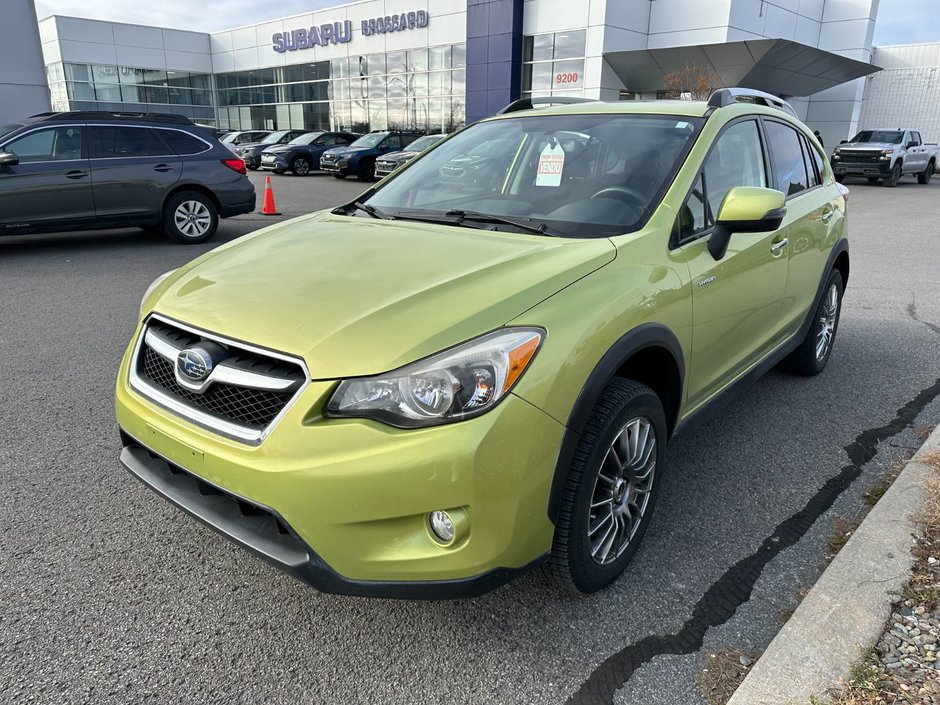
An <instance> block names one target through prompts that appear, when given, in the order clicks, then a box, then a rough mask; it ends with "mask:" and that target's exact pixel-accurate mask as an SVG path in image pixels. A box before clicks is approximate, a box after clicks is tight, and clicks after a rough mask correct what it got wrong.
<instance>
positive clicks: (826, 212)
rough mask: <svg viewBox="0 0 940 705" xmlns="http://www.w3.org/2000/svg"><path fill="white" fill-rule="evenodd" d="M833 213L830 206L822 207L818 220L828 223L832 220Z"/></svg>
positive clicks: (833, 210)
mask: <svg viewBox="0 0 940 705" xmlns="http://www.w3.org/2000/svg"><path fill="white" fill-rule="evenodd" d="M835 212H836V209H835V208H833V207H832V206H830V205H826V206H824V207H823V210H822V215H821V216H819V219H820V220H821V221H822V222H824V223H828V222H829V221H830V220H832V216H833V214H834V213H835Z"/></svg>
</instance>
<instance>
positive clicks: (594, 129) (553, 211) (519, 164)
mask: <svg viewBox="0 0 940 705" xmlns="http://www.w3.org/2000/svg"><path fill="white" fill-rule="evenodd" d="M702 123H703V120H702V119H700V118H688V117H678V118H677V117H675V116H672V117H670V116H664V115H550V116H548V115H544V116H532V117H518V118H514V119H499V120H493V121H490V122H482V123H478V124H476V125H471V126H470V127H468V128H466V129H465V130H463V131H461V132H459V133H457V134H456V135H454V136H453V137H451V138H450V139H448V140H447V141H446V142H443V143H442V144H440V145H438V146H437V147H435V149H434V150H433V151H431V152H429V153H428V154H426V155H425V156H423V157H422V158H421V159H420V160H418V161H416V162H413V163H412V165H411V166H410V167H408V168H406V169H405V170H404V171H403V172H402V173H401V174H400V175H399V176H398V177H397V178H395V179H392V180H391V181H389V182H387V183H383V184H382V185H380V186H379V187H378V188H377V189H376V191H375V192H374V193H373V194H372V195H371V196H370V197H369V198H368V200H367V201H366V202H367V203H368V205H370V206H373V207H375V208H376V209H378V210H379V211H381V212H382V213H383V214H385V215H387V216H391V217H409V216H415V217H420V218H421V219H425V220H426V219H430V217H431V216H437V217H438V219H439V220H440V221H441V222H453V218H454V217H459V216H455V215H454V214H455V212H457V211H465V212H466V213H467V214H469V213H471V212H473V213H474V214H476V215H475V216H474V217H475V218H476V220H477V221H479V220H480V218H479V214H481V213H485V214H487V215H490V216H499V217H502V218H508V219H511V220H515V221H518V222H520V223H524V224H525V226H527V227H529V228H533V227H541V229H542V231H543V232H546V233H549V234H557V235H563V236H566V237H606V236H609V235H615V234H619V233H625V232H631V231H633V230H637V229H638V228H640V227H642V226H643V224H644V223H645V222H646V220H647V219H648V218H649V216H650V215H651V214H652V212H653V211H654V210H655V208H656V207H657V206H658V205H659V201H660V199H661V198H662V194H663V193H665V189H666V187H667V186H668V185H669V183H670V182H671V181H672V179H673V177H674V176H675V174H676V172H677V171H678V169H679V166H680V165H681V164H682V162H683V161H684V159H685V157H686V155H687V154H688V151H689V150H690V149H691V147H692V144H693V142H694V139H695V137H696V135H697V133H698V131H699V129H700V128H701V125H702ZM360 214H361V211H360ZM465 220H470V216H469V215H467V217H466V218H465ZM490 227H500V228H503V227H509V228H511V226H506V225H505V223H503V224H491V225H490Z"/></svg>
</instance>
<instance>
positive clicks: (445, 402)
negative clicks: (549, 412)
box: [326, 328, 545, 428]
mask: <svg viewBox="0 0 940 705" xmlns="http://www.w3.org/2000/svg"><path fill="white" fill-rule="evenodd" d="M544 339H545V331H544V330H542V329H541V328H502V329H500V330H497V331H493V332H492V333H487V334H486V335H483V336H481V337H479V338H475V339H473V340H470V341H468V342H466V343H462V344H461V345H458V346H457V347H455V348H451V349H449V350H445V351H444V352H441V353H438V354H436V355H432V356H431V357H428V358H425V359H424V360H420V361H418V362H415V363H412V364H410V365H406V366H405V367H402V368H399V369H398V370H395V371H393V372H389V373H387V374H384V375H379V376H377V377H365V378H361V379H348V380H345V381H343V382H341V383H340V385H339V387H338V388H337V389H336V392H335V393H334V394H333V397H332V398H331V399H330V401H329V403H328V404H327V406H326V415H327V416H339V417H359V418H372V419H375V420H377V421H382V422H383V423H387V424H389V425H391V426H398V427H400V428H419V427H422V426H436V425H438V424H443V423H450V422H453V421H462V420H463V419H468V418H471V417H473V416H478V415H480V414H482V413H485V412H487V411H489V410H490V409H492V408H493V407H494V406H496V405H497V404H498V403H499V402H500V400H501V399H503V398H504V397H505V396H506V395H507V394H509V391H510V390H511V389H512V387H513V385H514V384H515V383H516V382H517V381H518V380H519V378H520V377H521V376H522V373H523V372H525V370H526V368H527V367H528V366H529V363H531V362H532V360H533V359H534V358H535V354H536V353H537V352H538V349H539V346H541V344H542V341H543V340H544Z"/></svg>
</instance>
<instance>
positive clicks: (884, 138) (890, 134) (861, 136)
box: [849, 130, 904, 144]
mask: <svg viewBox="0 0 940 705" xmlns="http://www.w3.org/2000/svg"><path fill="white" fill-rule="evenodd" d="M902 139H904V132H903V131H900V130H862V131H861V132H859V133H858V134H857V135H855V137H853V138H852V139H850V140H849V142H887V143H888V144H901V140H902Z"/></svg>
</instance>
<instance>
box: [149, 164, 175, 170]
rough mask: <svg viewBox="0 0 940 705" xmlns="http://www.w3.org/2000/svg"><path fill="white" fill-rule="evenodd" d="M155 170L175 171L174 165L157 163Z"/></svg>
mask: <svg viewBox="0 0 940 705" xmlns="http://www.w3.org/2000/svg"><path fill="white" fill-rule="evenodd" d="M153 170H154V171H173V167H171V166H169V165H168V164H157V165H156V166H155V167H154V168H153Z"/></svg>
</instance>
